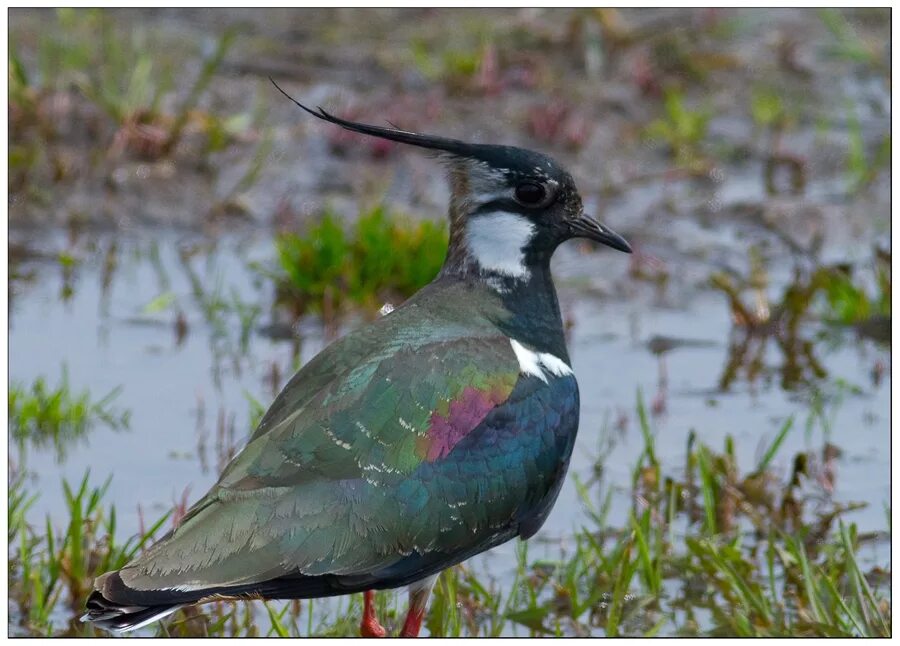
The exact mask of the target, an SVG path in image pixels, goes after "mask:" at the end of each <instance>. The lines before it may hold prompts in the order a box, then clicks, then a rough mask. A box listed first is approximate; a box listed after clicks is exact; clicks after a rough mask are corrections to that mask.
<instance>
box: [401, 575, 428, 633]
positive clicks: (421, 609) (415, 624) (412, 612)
mask: <svg viewBox="0 0 900 646" xmlns="http://www.w3.org/2000/svg"><path fill="white" fill-rule="evenodd" d="M436 579H437V576H430V577H428V578H427V579H423V580H422V581H419V582H418V583H414V584H412V585H411V586H409V611H408V612H407V613H406V621H404V622H403V630H401V631H400V636H401V637H418V636H419V631H420V630H422V620H423V619H425V611H426V610H427V608H428V597H430V596H431V588H432V587H434V582H435V580H436Z"/></svg>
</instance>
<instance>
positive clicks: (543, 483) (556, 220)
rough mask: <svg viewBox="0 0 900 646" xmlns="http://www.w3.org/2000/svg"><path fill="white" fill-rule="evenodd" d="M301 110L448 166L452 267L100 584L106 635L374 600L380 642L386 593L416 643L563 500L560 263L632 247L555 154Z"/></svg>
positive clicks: (569, 423) (570, 437)
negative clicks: (569, 248)
mask: <svg viewBox="0 0 900 646" xmlns="http://www.w3.org/2000/svg"><path fill="white" fill-rule="evenodd" d="M273 83H274V81H273ZM276 87H277V85H276ZM278 89H279V90H280V89H281V88H278ZM282 92H284V91H283V90H282ZM285 96H287V94H285ZM288 98H291V97H289V96H288ZM291 100H292V101H294V99H291ZM294 103H296V104H297V105H298V106H299V107H301V108H302V109H303V110H305V111H306V112H308V113H310V114H312V115H314V116H316V117H318V118H320V119H323V120H325V121H327V122H329V123H332V124H336V125H338V126H340V127H342V128H346V129H347V130H351V131H353V132H357V133H362V134H365V135H371V136H373V137H381V138H384V139H389V140H391V141H396V142H401V143H405V144H409V145H412V146H418V147H421V148H427V149H430V150H431V151H434V152H435V153H436V154H437V155H438V156H439V157H440V158H441V159H442V160H443V161H444V162H445V163H446V165H447V167H448V169H449V176H450V186H451V196H450V206H449V218H450V241H449V248H448V250H447V257H446V260H445V261H444V265H443V268H442V269H441V271H440V273H439V274H438V275H437V277H435V279H434V280H433V281H432V282H431V283H430V284H428V285H427V286H425V287H424V288H423V289H422V290H420V291H419V292H418V293H417V294H415V295H414V296H413V297H412V298H410V299H409V300H408V301H407V302H405V303H404V304H403V305H401V306H399V307H397V308H396V309H394V310H393V311H392V312H390V313H389V314H387V315H385V316H383V317H381V318H379V319H378V320H376V321H373V322H372V323H369V324H368V325H365V326H364V327H361V328H359V329H357V330H355V331H354V332H351V333H350V334H347V335H346V336H344V337H343V338H341V339H340V340H338V341H335V342H334V343H332V344H331V345H330V346H328V347H327V348H325V349H324V350H323V351H322V352H321V353H320V354H319V355H318V356H316V357H315V358H314V359H312V360H311V361H310V362H309V363H308V364H306V365H305V366H304V367H303V368H302V369H300V371H299V372H297V374H295V375H294V377H293V378H292V379H291V380H290V382H289V383H288V384H287V385H286V386H285V388H284V390H282V391H281V393H280V394H279V395H278V397H277V398H276V399H275V401H274V403H273V404H272V406H271V408H269V410H268V412H267V413H266V414H265V416H264V417H263V418H262V421H261V422H260V424H259V426H258V427H257V428H256V430H255V432H254V433H253V435H252V436H251V437H250V439H249V441H248V443H247V445H246V447H245V448H244V449H243V450H242V451H241V452H240V453H239V454H238V455H237V456H236V457H235V458H234V460H232V461H231V463H230V464H229V465H228V466H227V467H226V468H225V470H224V472H223V473H222V475H221V477H220V478H219V480H218V482H217V483H216V484H215V485H214V486H213V487H212V489H211V490H210V491H209V492H208V493H207V494H206V495H205V496H204V497H203V498H202V499H201V500H199V501H198V502H197V503H196V504H194V505H193V506H192V507H191V508H190V509H189V510H188V512H187V515H186V516H185V517H184V519H183V520H182V521H181V523H180V525H178V527H177V528H176V529H174V530H173V531H171V532H169V533H168V534H167V535H166V536H164V537H163V538H162V539H161V540H160V541H159V542H157V543H156V544H154V545H153V546H152V547H150V548H149V549H148V550H147V551H146V552H144V553H143V554H141V555H140V556H138V557H137V558H135V559H134V560H133V561H131V562H130V563H128V565H126V566H125V567H123V568H122V569H120V570H117V571H115V572H108V573H106V574H103V575H102V576H100V577H98V578H97V579H96V581H95V582H94V591H93V592H92V593H91V595H90V598H89V599H88V601H87V613H86V614H85V615H84V617H83V619H85V620H86V621H93V622H95V623H96V624H97V625H99V626H102V627H104V628H106V629H111V630H118V631H127V630H133V629H135V628H138V627H141V626H145V625H147V624H149V623H151V622H153V621H156V620H157V619H159V618H161V617H164V616H166V615H168V614H169V613H171V612H174V611H175V610H176V609H178V608H181V607H183V606H188V605H191V604H197V603H203V602H204V601H210V600H214V599H253V598H257V599H307V598H313V597H327V596H332V595H342V594H350V593H355V592H362V593H364V613H363V619H362V624H361V628H360V631H361V634H363V635H364V636H383V635H384V634H385V630H384V628H382V627H381V625H380V624H379V623H378V619H377V617H376V616H375V612H374V591H375V590H382V589H388V588H398V587H401V586H409V594H410V603H409V611H408V613H407V616H406V620H405V623H404V625H403V628H402V630H401V632H400V634H401V635H402V636H416V635H418V633H419V630H420V627H421V625H422V620H423V617H424V614H425V610H426V604H427V601H428V598H429V595H430V594H431V588H432V586H433V584H434V581H435V579H436V577H437V576H438V574H440V572H441V571H443V570H445V569H447V568H449V567H451V566H452V565H455V564H457V563H460V562H462V561H465V560H466V559H468V558H470V557H472V556H474V555H476V554H479V553H481V552H484V551H485V550H489V549H491V548H493V547H496V546H497V545H500V544H501V543H505V542H506V541H509V540H510V539H513V538H515V537H519V538H521V539H527V538H529V537H530V536H532V535H533V534H534V533H535V532H537V531H538V529H539V528H540V527H541V525H542V524H543V523H544V521H545V520H546V518H547V515H548V514H549V512H550V509H551V508H552V507H553V504H554V502H555V500H556V497H557V495H558V493H559V490H560V487H561V485H562V483H563V479H564V477H565V474H566V469H567V467H568V464H569V459H570V456H571V454H572V447H573V444H574V443H575V434H576V431H577V429H578V407H579V403H578V385H577V383H576V381H575V375H574V374H573V373H572V367H571V362H570V360H569V353H568V352H567V350H566V343H565V337H564V333H563V323H562V318H561V316H560V309H559V303H558V301H557V297H556V290H555V288H554V286H553V280H552V278H551V275H550V257H551V255H552V254H553V252H554V250H555V249H556V248H557V246H559V244H560V243H562V242H565V241H566V240H569V239H571V238H588V239H590V240H595V241H597V242H600V243H603V244H605V245H608V246H610V247H612V248H614V249H618V250H620V251H625V252H630V248H629V246H628V243H627V242H626V241H625V240H624V239H623V238H622V237H621V236H619V235H618V234H616V233H614V232H612V231H610V230H609V229H608V228H607V227H605V226H603V225H602V224H600V223H599V222H598V221H597V220H595V219H594V218H592V217H590V216H589V215H588V214H586V213H585V212H584V210H583V208H582V201H581V197H580V196H579V194H578V190H577V189H576V188H575V183H574V181H573V179H572V177H571V175H569V173H568V172H566V171H565V170H564V169H563V168H562V167H561V166H560V165H559V164H558V163H557V162H556V161H554V160H553V159H551V158H550V157H548V156H546V155H543V154H541V153H537V152H533V151H531V150H525V149H523V148H515V147H512V146H499V145H487V144H471V143H465V142H463V141H458V140H455V139H447V138H443V137H434V136H429V135H423V134H417V133H413V132H406V131H403V130H399V129H393V128H385V127H379V126H372V125H366V124H362V123H354V122H351V121H347V120H345V119H340V118H338V117H336V116H333V115H331V114H329V113H327V112H325V111H324V110H323V109H321V108H319V109H318V110H312V109H309V108H307V107H306V106H304V105H301V104H300V103H298V102H297V101H294Z"/></svg>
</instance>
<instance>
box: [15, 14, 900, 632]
mask: <svg viewBox="0 0 900 646" xmlns="http://www.w3.org/2000/svg"><path fill="white" fill-rule="evenodd" d="M890 19H891V15H890V10H889V9H866V10H863V9H860V10H848V11H844V10H836V9H824V10H796V9H791V10H773V9H765V10H737V9H724V10H713V9H689V10H685V9H680V10H667V9H652V10H650V9H630V10H612V9H604V10H587V9H584V10H544V9H514V10H510V9H507V10H484V11H482V10H463V9H458V10H439V9H422V10H394V9H378V10H360V9H334V10H286V9H265V10H261V9H254V10H238V9H233V10H232V9H229V10H212V9H159V10H157V9H153V10H149V9H144V10H86V9H66V10H23V9H11V10H10V11H9V41H10V49H9V103H8V118H9V150H8V161H9V185H8V196H9V197H8V205H9V209H8V212H9V249H8V251H9V283H8V296H9V376H10V391H9V408H10V420H9V446H10V450H9V465H8V474H9V475H8V496H9V501H8V502H9V557H10V564H9V633H10V635H17V636H19V635H90V634H95V629H93V628H92V627H89V626H84V625H82V624H80V623H79V622H78V621H77V617H78V616H79V615H80V614H81V608H82V606H83V602H84V598H85V596H86V594H87V592H88V590H89V585H90V581H91V579H92V577H94V576H96V575H97V574H99V573H102V572H104V571H106V570H108V569H112V568H114V567H118V566H120V565H122V564H123V563H124V562H125V561H127V560H128V558H130V556H131V555H133V554H135V553H136V552H137V551H139V550H140V549H142V548H143V547H144V546H146V544H147V542H148V541H151V540H152V536H154V535H155V536H157V537H158V536H160V535H162V533H164V532H165V531H167V530H168V529H169V528H170V527H171V526H172V525H173V523H176V522H177V521H178V518H179V516H180V515H181V514H183V513H184V509H185V507H186V506H188V505H189V504H190V503H191V502H193V501H194V500H196V499H197V498H198V497H199V496H201V495H202V494H203V493H204V492H205V491H206V489H207V488H208V487H209V486H210V485H211V484H212V483H213V482H214V481H215V479H216V477H217V475H218V472H219V470H220V469H221V467H222V466H223V465H224V464H225V463H226V462H227V461H228V460H229V459H230V457H232V456H233V455H234V454H235V452H236V451H238V450H240V448H241V446H242V445H243V442H244V441H245V439H246V437H247V435H248V433H249V432H250V431H251V429H252V428H253V425H254V423H255V422H256V421H257V420H258V419H259V416H260V415H261V413H262V412H263V411H264V409H265V408H266V407H267V406H268V404H269V403H270V402H271V401H272V399H273V398H274V396H275V394H276V393H277V392H278V391H279V389H280V388H281V387H282V386H283V384H284V383H285V382H286V380H287V379H288V378H290V376H291V375H292V374H293V372H294V371H295V370H296V369H297V368H298V367H299V366H301V365H303V363H305V362H306V361H308V360H309V359H310V358H311V357H313V356H314V355H315V354H316V353H317V352H318V351H320V350H321V349H322V348H323V347H324V346H325V345H327V344H328V343H329V342H330V341H331V340H333V339H335V338H337V337H338V336H339V335H341V334H343V333H345V332H346V331H347V330H350V329H353V327H355V326H358V325H360V324H361V323H363V322H365V321H366V320H370V319H372V318H373V317H376V316H378V315H379V311H380V310H381V309H382V308H383V306H385V304H397V303H399V302H402V301H403V300H404V299H405V298H407V297H408V296H409V295H411V294H412V293H414V292H415V291H416V290H417V289H418V288H419V287H421V286H422V285H424V284H425V283H427V282H428V281H429V280H430V279H431V278H432V277H433V275H434V274H435V273H436V272H437V270H438V268H439V267H440V264H441V262H442V260H443V253H444V249H445V245H446V225H445V223H444V215H445V210H446V204H447V198H448V189H447V186H446V185H445V180H444V177H443V173H442V168H441V166H440V164H438V163H437V162H435V161H434V160H432V159H430V158H428V157H427V156H426V155H423V154H421V151H415V150H406V149H403V148H402V147H401V146H397V145H395V144H392V143H389V142H384V141H380V140H374V139H366V138H364V137H361V136H357V135H353V134H349V133H347V132H344V131H341V130H339V129H337V128H336V127H333V126H330V125H327V124H323V123H321V122H319V121H316V120H314V119H313V118H311V117H309V116H308V115H306V114H305V113H303V112H302V111H300V110H299V109H298V108H296V106H294V105H292V104H291V103H290V102H289V101H287V100H286V99H285V98H284V97H283V96H281V95H280V94H279V93H278V92H277V91H276V90H275V88H274V87H273V86H272V85H271V84H270V82H269V80H268V79H267V77H269V76H271V77H272V78H274V79H275V80H277V81H278V83H279V84H280V85H281V86H282V87H284V88H285V90H287V91H288V92H290V93H291V94H292V95H294V96H295V97H296V98H298V99H299V100H301V101H303V102H304V103H306V104H308V105H322V106H323V107H325V108H326V109H328V110H329V111H331V112H333V113H335V114H337V115H339V116H343V117H346V118H351V119H354V120H359V121H364V122H369V123H375V124H381V125H384V124H387V123H391V124H395V125H396V126H398V127H400V128H403V129H407V130H415V131H421V132H426V133H430V134H439V135H444V136H450V137H456V138H460V139H464V140H468V141H474V142H486V143H487V142H489V143H504V144H513V145H522V146H525V147H528V148H533V149H537V150H540V151H543V152H546V153H549V154H551V155H554V156H555V157H556V158H557V159H558V160H559V161H560V162H561V163H562V164H563V165H565V166H567V167H568V168H569V170H570V171H571V173H572V175H573V176H574V177H575V179H576V182H577V184H578V186H579V188H580V190H581V192H582V194H583V196H584V197H585V199H586V204H587V207H588V209H589V210H590V211H591V212H593V213H595V214H596V215H597V216H598V217H599V218H600V219H601V221H603V222H605V223H606V224H608V225H609V226H610V227H611V228H613V229H614V230H616V231H617V232H620V233H622V234H623V235H624V236H625V237H626V238H628V239H629V241H630V242H631V243H632V245H633V247H634V249H635V253H634V254H633V255H632V256H630V257H627V256H624V255H622V254H617V253H614V252H610V251H609V250H606V249H603V248H595V247H594V246H592V245H591V244H590V243H584V244H577V243H569V244H568V245H566V246H564V247H563V248H561V249H560V250H559V251H558V252H557V254H556V256H555V258H554V261H553V270H554V275H555V277H556V284H557V288H558V291H559V295H560V301H561V305H562V308H563V312H564V318H565V320H566V325H567V330H568V334H569V346H570V350H571V355H572V359H573V363H574V368H575V371H576V373H577V374H578V377H579V382H580V384H581V391H582V400H583V403H582V417H581V426H580V433H579V439H578V447H577V449H576V452H575V458H574V461H573V465H572V468H571V470H570V474H569V478H568V480H567V483H566V486H565V489H564V490H563V493H562V495H561V497H560V500H559V502H558V504H557V506H556V508H555V510H554V512H553V514H552V515H551V517H550V519H549V521H548V522H547V524H546V526H545V527H544V528H543V529H542V530H541V532H540V533H539V534H538V535H537V536H536V537H535V538H534V539H533V540H531V541H530V542H529V543H528V544H527V546H523V545H520V544H517V543H510V544H507V545H504V546H502V547H501V548H498V549H497V550H495V551H493V552H491V553H490V554H489V555H482V556H480V557H477V558H475V559H473V560H471V561H469V562H468V564H465V565H464V566H460V567H458V568H455V569H454V570H452V571H450V572H448V573H445V574H444V575H443V576H442V578H441V582H440V583H439V585H438V587H437V589H436V592H435V597H434V600H433V603H432V607H431V611H430V613H429V616H428V619H427V622H426V628H427V631H428V632H430V633H431V634H437V635H531V634H535V635H541V634H564V635H604V634H606V635H618V634H625V635H692V634H705V635H775V634H792V635H798V634H805V635H841V634H854V635H861V634H872V635H875V634H880V635H885V634H890V605H889V603H890V590H889V582H890V566H891V564H890V550H889V547H890V544H889V539H890V490H889V484H890V452H889V447H890V400H889V393H890V369H891V357H890V347H889V346H890V316H891V312H890V286H891V275H890V259H891V248H890V206H891V203H890V179H891V177H890V148H891V138H890V118H891V103H890V78H891V69H890V41H889V37H890ZM379 604H380V605H381V612H382V616H383V620H384V622H385V623H386V625H387V626H388V627H389V628H396V626H397V622H398V621H400V619H402V611H403V609H404V607H405V595H395V594H392V593H381V594H380V595H379ZM359 607H360V600H359V599H356V598H350V597H348V598H337V599H331V600H325V601H316V602H306V601H304V602H292V603H280V602H276V603H268V604H263V603H261V602H240V603H227V602H218V603H216V604H210V605H207V606H204V607H202V608H201V609H199V610H189V611H185V612H180V613H178V614H176V615H174V616H173V618H172V619H171V620H167V623H166V624H165V625H163V626H150V627H147V628H144V629H142V630H141V631H140V632H139V634H144V635H154V634H160V635H167V634H171V635H308V634H319V635H322V634H330V635H344V634H348V635H349V634H354V632H355V630H356V627H357V626H358V618H359ZM398 613H401V614H399V618H398ZM96 634H100V633H99V631H97V632H96Z"/></svg>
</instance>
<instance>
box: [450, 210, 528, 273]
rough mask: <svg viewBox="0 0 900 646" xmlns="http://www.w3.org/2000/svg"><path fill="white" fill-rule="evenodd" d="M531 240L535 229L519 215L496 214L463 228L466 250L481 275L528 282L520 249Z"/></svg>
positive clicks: (523, 254)
mask: <svg viewBox="0 0 900 646" xmlns="http://www.w3.org/2000/svg"><path fill="white" fill-rule="evenodd" d="M532 237H534V225H533V224H532V223H531V222H529V221H528V219H527V218H524V217H523V216H521V215H516V214H515V213H507V212H505V211H497V212H495V213H485V214H484V215H476V216H474V217H472V218H471V219H470V220H469V221H468V223H467V224H466V246H467V247H468V250H469V254H470V255H471V256H472V258H473V259H474V260H475V261H476V262H477V263H478V265H479V267H481V269H482V271H486V272H493V273H497V274H502V275H504V276H510V277H513V278H527V277H528V275H529V272H528V268H527V267H526V266H525V252H524V251H523V249H524V248H525V247H526V246H527V245H528V243H529V242H531V239H532Z"/></svg>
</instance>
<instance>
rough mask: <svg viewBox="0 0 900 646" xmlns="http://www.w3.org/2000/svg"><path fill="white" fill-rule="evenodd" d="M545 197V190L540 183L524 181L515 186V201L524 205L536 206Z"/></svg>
mask: <svg viewBox="0 0 900 646" xmlns="http://www.w3.org/2000/svg"><path fill="white" fill-rule="evenodd" d="M546 197H547V190H546V189H545V188H544V187H543V186H541V185H540V184H535V183H534V182H524V183H522V184H519V185H518V186H516V201H517V202H519V204H524V205H525V206H537V205H538V204H540V203H541V202H543V201H544V199H545V198H546Z"/></svg>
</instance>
